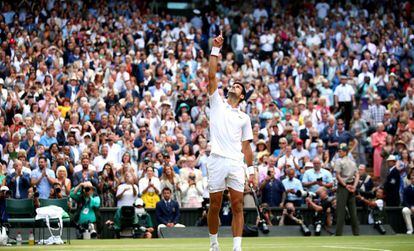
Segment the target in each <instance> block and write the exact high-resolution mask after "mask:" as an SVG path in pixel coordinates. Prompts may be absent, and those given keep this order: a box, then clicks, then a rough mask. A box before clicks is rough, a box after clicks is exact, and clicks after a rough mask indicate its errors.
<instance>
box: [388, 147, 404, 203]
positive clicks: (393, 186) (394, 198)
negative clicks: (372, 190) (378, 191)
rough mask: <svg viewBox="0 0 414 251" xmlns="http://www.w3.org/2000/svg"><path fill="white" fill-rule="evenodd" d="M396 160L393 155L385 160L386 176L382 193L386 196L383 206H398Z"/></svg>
mask: <svg viewBox="0 0 414 251" xmlns="http://www.w3.org/2000/svg"><path fill="white" fill-rule="evenodd" d="M396 163H397V158H396V157H395V155H390V156H389V157H388V158H387V166H388V174H387V178H386V180H385V182H384V191H385V194H386V197H385V205H387V206H389V207H392V206H394V207H396V206H399V205H400V201H401V199H400V185H401V177H400V172H399V171H398V169H397V166H396Z"/></svg>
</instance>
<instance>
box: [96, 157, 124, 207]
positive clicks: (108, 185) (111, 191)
mask: <svg viewBox="0 0 414 251" xmlns="http://www.w3.org/2000/svg"><path fill="white" fill-rule="evenodd" d="M98 179H99V197H100V198H101V202H102V206H103V207H114V206H115V198H116V196H115V194H116V191H117V189H118V185H119V180H118V178H117V177H116V171H115V168H114V167H112V165H111V164H109V163H106V164H105V165H104V167H103V169H102V172H100V173H99V177H98Z"/></svg>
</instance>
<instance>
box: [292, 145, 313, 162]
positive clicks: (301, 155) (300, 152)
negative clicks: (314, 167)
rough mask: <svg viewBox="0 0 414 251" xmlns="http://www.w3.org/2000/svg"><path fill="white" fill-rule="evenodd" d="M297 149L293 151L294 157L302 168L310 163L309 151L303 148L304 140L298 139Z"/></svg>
mask: <svg viewBox="0 0 414 251" xmlns="http://www.w3.org/2000/svg"><path fill="white" fill-rule="evenodd" d="M295 143H296V148H295V149H294V150H292V155H293V156H294V157H295V158H296V159H297V160H298V164H299V166H300V167H303V165H304V164H305V162H307V161H309V159H310V155H309V151H308V150H306V149H304V148H303V140H301V139H299V138H298V139H296V142H295Z"/></svg>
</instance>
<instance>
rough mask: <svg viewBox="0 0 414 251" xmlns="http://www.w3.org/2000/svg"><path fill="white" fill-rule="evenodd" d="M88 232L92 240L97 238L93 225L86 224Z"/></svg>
mask: <svg viewBox="0 0 414 251" xmlns="http://www.w3.org/2000/svg"><path fill="white" fill-rule="evenodd" d="M88 231H89V233H90V234H91V238H92V239H96V237H98V234H97V233H96V230H95V226H94V225H93V223H89V224H88Z"/></svg>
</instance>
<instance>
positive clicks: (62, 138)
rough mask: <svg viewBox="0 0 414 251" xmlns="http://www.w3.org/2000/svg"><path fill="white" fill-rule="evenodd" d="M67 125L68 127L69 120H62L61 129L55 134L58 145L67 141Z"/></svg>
mask: <svg viewBox="0 0 414 251" xmlns="http://www.w3.org/2000/svg"><path fill="white" fill-rule="evenodd" d="M69 127H70V120H69V119H65V120H64V121H63V125H62V130H60V131H59V132H58V133H57V135H56V139H57V142H58V144H59V145H60V146H63V145H64V144H65V143H67V142H68V135H69Z"/></svg>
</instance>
